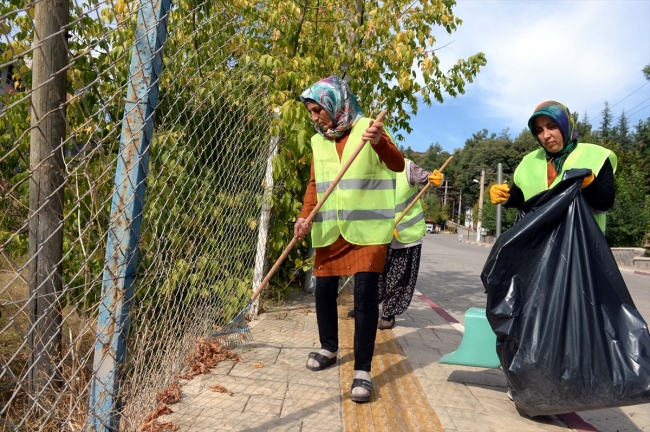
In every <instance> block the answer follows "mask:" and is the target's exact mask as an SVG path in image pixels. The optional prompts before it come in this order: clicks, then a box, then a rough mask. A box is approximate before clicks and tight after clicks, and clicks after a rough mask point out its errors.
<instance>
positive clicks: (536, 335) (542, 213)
mask: <svg viewBox="0 0 650 432" xmlns="http://www.w3.org/2000/svg"><path fill="white" fill-rule="evenodd" d="M589 173H590V171H589V170H570V171H568V172H567V173H566V175H565V177H564V178H563V181H562V182H561V183H559V184H558V185H557V186H556V187H554V188H553V189H551V190H549V191H546V192H543V193H540V194H538V195H536V196H534V197H533V198H531V199H530V200H528V201H527V202H526V203H524V205H523V207H522V208H521V209H520V210H521V214H525V216H523V218H521V219H520V220H519V221H518V222H517V223H516V224H515V225H514V226H513V227H512V228H511V229H509V230H508V231H506V232H505V233H503V235H501V236H500V237H499V239H498V240H497V241H496V243H495V244H494V246H493V247H492V251H491V252H490V256H489V257H488V259H487V262H486V263H485V267H484V268H483V272H482V274H481V280H482V281H483V285H484V286H485V288H486V290H487V293H488V299H487V318H488V321H489V322H490V325H491V326H492V330H494V332H495V333H496V335H497V353H498V355H499V359H500V360H501V366H502V367H503V370H504V372H505V375H506V378H507V380H508V384H509V386H510V387H511V392H512V396H513V399H514V401H515V404H516V406H517V409H518V410H519V411H520V412H522V413H523V414H526V415H528V416H531V417H532V416H538V415H550V414H561V413H566V412H573V411H585V410H593V409H599V408H605V407H614V406H624V405H634V404H640V403H646V402H650V334H649V333H648V325H647V324H646V322H645V321H644V320H643V318H642V317H641V315H640V314H639V312H638V311H637V309H636V308H635V306H634V302H633V301H632V298H631V297H630V293H629V291H628V290H627V287H626V286H625V282H624V281H623V277H622V276H621V274H620V272H619V270H618V266H617V265H616V261H615V260H614V256H613V255H612V252H611V250H610V248H609V245H608V244H607V241H606V240H605V236H604V235H603V233H602V231H601V230H600V228H599V227H598V224H597V223H596V221H595V219H594V217H593V215H592V213H591V209H590V207H589V205H588V204H587V203H586V201H585V200H584V198H583V197H582V194H581V193H580V185H581V183H582V180H583V178H584V176H585V175H587V174H589Z"/></svg>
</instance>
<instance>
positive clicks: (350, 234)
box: [311, 118, 396, 248]
mask: <svg viewBox="0 0 650 432" xmlns="http://www.w3.org/2000/svg"><path fill="white" fill-rule="evenodd" d="M369 125H370V119H367V118H362V119H360V120H358V121H357V123H356V124H355V125H354V127H353V128H352V130H351V131H350V135H349V136H348V140H347V142H346V144H345V148H344V149H343V154H342V156H341V160H339V156H338V153H337V152H336V143H335V142H334V141H333V140H327V139H325V138H324V137H323V136H321V135H320V134H316V135H314V136H313V137H312V139H311V145H312V150H313V158H314V177H315V180H316V195H317V196H318V200H320V199H321V198H322V196H323V194H324V193H325V191H326V190H327V188H328V187H329V186H330V185H331V184H332V181H333V180H334V178H335V177H336V175H337V174H338V173H339V171H340V169H341V167H342V166H343V164H344V163H345V161H347V160H348V158H349V157H350V155H351V153H352V152H353V151H354V150H355V149H356V148H357V146H358V145H359V143H360V142H361V136H362V135H363V133H364V132H365V130H366V129H367V128H368V126H369ZM395 187H396V180H395V173H394V172H393V171H391V170H389V169H388V168H386V165H384V164H383V163H381V161H380V159H379V156H377V153H375V151H374V150H373V149H372V147H371V145H370V144H366V145H365V146H364V147H363V150H361V152H360V153H359V154H358V155H357V157H356V159H355V160H354V161H353V162H352V164H351V165H350V168H348V170H347V172H346V173H345V175H344V176H343V178H342V179H341V181H340V182H339V184H338V185H337V187H336V188H335V189H334V190H333V191H332V194H331V195H330V196H329V198H328V199H327V201H325V203H324V204H323V206H322V207H321V208H320V210H319V211H318V214H317V215H316V217H315V218H314V223H313V225H312V231H311V241H312V247H315V248H318V247H324V246H327V245H330V244H332V243H334V241H336V239H337V238H338V237H339V235H342V236H343V238H345V239H346V240H347V241H348V242H350V243H352V244H356V245H362V246H365V245H374V244H386V243H390V241H391V239H392V237H393V225H394V224H395Z"/></svg>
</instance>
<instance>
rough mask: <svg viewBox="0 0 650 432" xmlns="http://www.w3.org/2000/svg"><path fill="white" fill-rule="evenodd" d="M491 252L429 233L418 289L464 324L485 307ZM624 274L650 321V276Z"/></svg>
mask: <svg viewBox="0 0 650 432" xmlns="http://www.w3.org/2000/svg"><path fill="white" fill-rule="evenodd" d="M466 234H467V233H466V232H463V239H464V240H465V239H466V237H467V235H466ZM472 240H473V239H472ZM489 252H490V249H489V248H487V247H484V246H478V245H473V244H469V243H465V242H464V241H463V242H459V241H458V238H457V236H455V235H449V234H427V235H426V236H425V237H424V244H423V245H422V259H421V261H420V273H419V275H418V283H417V285H416V289H417V290H418V291H420V292H421V293H422V294H424V295H425V296H427V297H428V298H430V299H431V300H433V301H434V302H436V303H438V304H439V305H440V306H441V307H442V308H443V309H445V310H446V311H447V312H448V313H450V314H451V315H452V316H453V317H454V318H456V319H457V320H458V321H460V322H461V323H463V321H464V314H465V311H466V310H467V309H468V308H470V307H481V308H485V302H486V298H487V295H486V294H485V289H484V288H483V284H482V283H481V279H480V274H481V270H482V269H483V265H484V264H485V261H486V259H487V257H488V254H489ZM621 274H622V275H623V279H625V283H626V284H627V287H628V289H629V291H630V294H631V295H632V299H633V300H634V302H635V303H636V307H637V309H638V310H639V312H641V315H642V316H643V318H644V319H645V320H646V322H648V321H650V276H642V275H636V274H634V272H633V271H630V270H625V269H623V270H621Z"/></svg>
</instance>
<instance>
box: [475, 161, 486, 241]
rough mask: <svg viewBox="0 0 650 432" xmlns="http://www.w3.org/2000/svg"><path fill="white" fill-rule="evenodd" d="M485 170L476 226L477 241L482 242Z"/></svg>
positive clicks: (482, 175)
mask: <svg viewBox="0 0 650 432" xmlns="http://www.w3.org/2000/svg"><path fill="white" fill-rule="evenodd" d="M484 183H485V168H483V169H481V193H480V194H479V198H478V223H477V224H476V241H477V242H480V241H481V229H482V228H483V226H482V225H483V189H484V188H485V184H484Z"/></svg>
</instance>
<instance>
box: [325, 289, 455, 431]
mask: <svg viewBox="0 0 650 432" xmlns="http://www.w3.org/2000/svg"><path fill="white" fill-rule="evenodd" d="M352 306H353V298H352V294H351V291H349V290H348V289H345V290H344V291H343V292H341V295H339V300H338V312H339V349H340V355H341V389H342V392H343V422H344V424H345V430H346V431H350V432H357V431H360V432H365V431H377V432H379V431H391V432H393V431H427V432H436V431H443V428H442V426H441V424H440V420H439V419H438V416H437V415H436V413H435V411H434V410H433V408H431V405H429V402H428V400H427V396H426V394H425V393H424V391H423V390H422V387H421V386H420V383H419V381H418V380H417V378H416V377H415V374H414V373H413V369H412V368H411V365H410V364H409V363H408V361H407V359H406V356H405V355H404V352H403V351H402V348H401V347H400V345H399V344H398V343H397V340H396V339H395V337H394V335H393V331H392V330H382V331H378V332H377V342H376V344H375V354H374V356H373V359H372V372H371V373H370V375H371V376H372V399H371V400H370V402H368V403H364V404H358V403H355V402H352V401H351V400H350V387H351V386H352V379H353V377H354V352H353V346H354V342H353V341H354V319H352V318H348V317H347V313H348V311H349V310H350V309H352Z"/></svg>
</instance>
